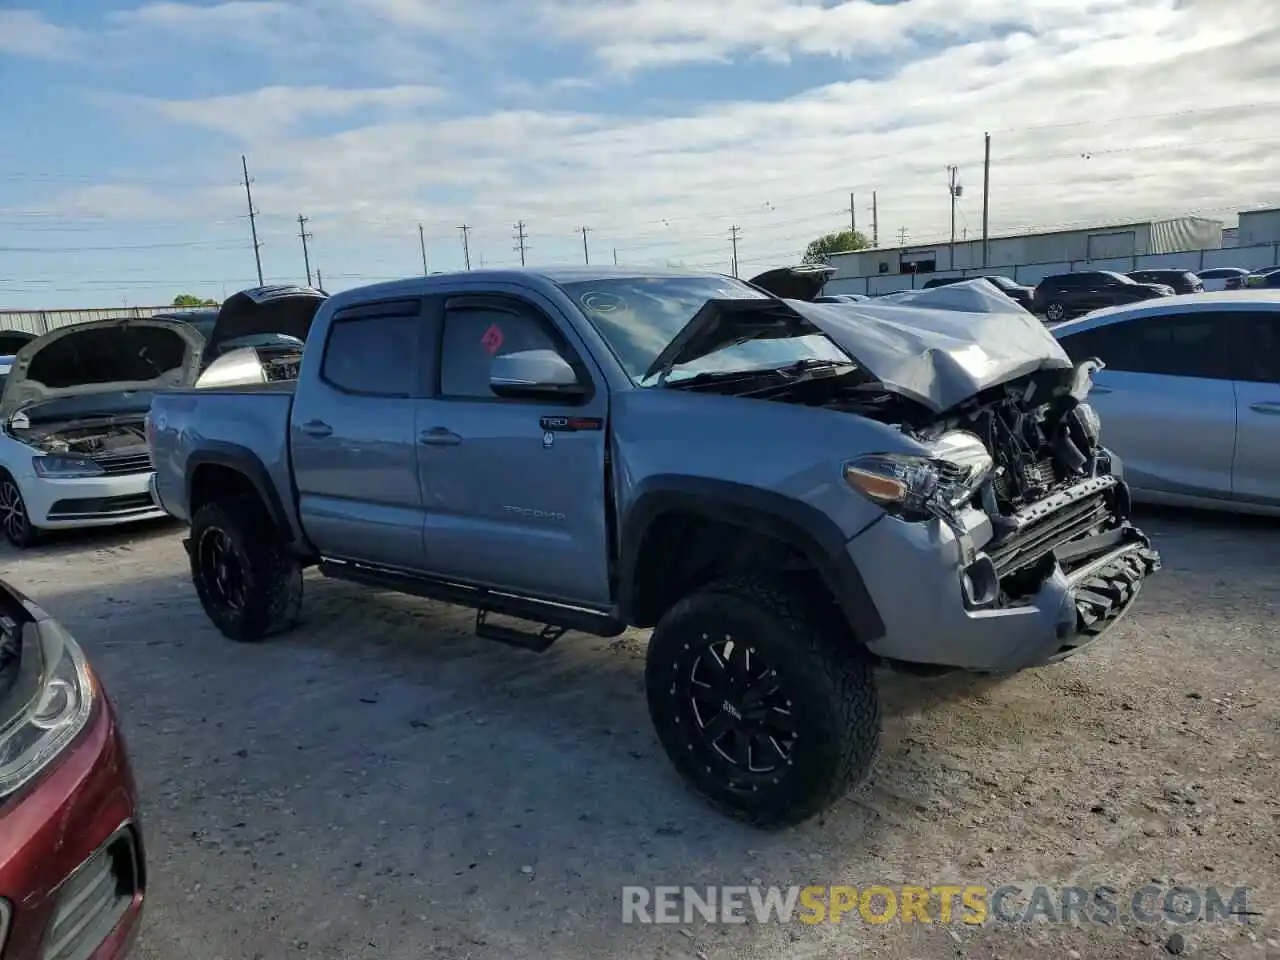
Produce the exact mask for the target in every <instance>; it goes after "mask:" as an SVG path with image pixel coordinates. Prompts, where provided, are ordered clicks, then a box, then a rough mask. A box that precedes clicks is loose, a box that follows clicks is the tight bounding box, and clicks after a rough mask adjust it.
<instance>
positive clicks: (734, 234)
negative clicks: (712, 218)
mask: <svg viewBox="0 0 1280 960" xmlns="http://www.w3.org/2000/svg"><path fill="white" fill-rule="evenodd" d="M741 232H742V228H741V227H739V226H738V225H737V224H736V223H735V224H734V225H733V226H732V227H730V228H729V242H730V243H731V244H733V260H732V269H731V271H730V272H731V273H732V274H733V275H734V276H735V277H736V276H737V275H738V234H740V233H741Z"/></svg>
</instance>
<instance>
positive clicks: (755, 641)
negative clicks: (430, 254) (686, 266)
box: [148, 268, 1159, 826]
mask: <svg viewBox="0 0 1280 960" xmlns="http://www.w3.org/2000/svg"><path fill="white" fill-rule="evenodd" d="M800 286H803V284H800ZM944 294H945V296H946V298H949V299H947V300H945V301H944V300H943V299H939V300H938V303H939V304H943V303H944V302H945V303H947V304H949V307H948V308H947V309H930V308H929V307H928V305H927V303H928V301H927V299H922V300H918V301H916V302H915V303H913V304H912V305H910V306H906V305H884V304H875V303H870V302H869V303H838V302H837V303H815V302H811V301H810V300H804V299H782V298H781V297H779V296H774V295H772V294H771V293H769V292H768V291H766V290H764V289H762V288H761V287H760V286H758V285H753V284H749V283H744V282H742V281H739V280H736V279H732V278H728V277H722V276H711V275H696V274H695V275H690V274H682V273H675V272H654V271H625V270H608V269H594V268H585V269H557V270H545V271H477V272H470V273H465V274H458V275H441V276H432V277H423V278H418V279H413V280H405V281H401V282H397V283H389V284H381V285H377V286H369V287H363V288H360V289H356V290H349V291H346V292H344V293H340V294H337V295H336V296H333V297H332V298H330V299H328V300H326V301H325V302H324V303H323V304H322V305H321V306H320V307H319V310H318V312H317V313H316V314H315V317H314V322H313V323H311V324H310V329H309V332H308V334H307V339H306V345H305V349H304V350H303V353H302V360H301V366H300V369H299V372H298V377H297V380H296V382H291V381H288V380H279V379H273V378H271V377H269V376H268V375H267V374H266V373H265V372H264V371H263V370H261V369H260V368H259V365H257V364H256V363H255V362H254V360H253V356H252V353H251V352H250V353H246V352H244V351H231V352H230V353H228V354H226V355H224V356H221V357H219V358H218V360H217V361H215V362H214V364H213V365H211V366H210V368H209V370H208V371H206V374H205V376H206V377H208V378H211V379H210V381H209V382H233V381H235V380H236V378H237V377H242V376H244V377H245V378H247V379H249V380H253V381H255V382H253V383H251V384H246V385H241V386H233V387H226V388H216V389H191V390H175V391H172V392H166V393H164V394H161V395H158V396H157V397H156V398H155V400H154V402H153V404H152V407H151V413H150V420H149V424H148V435H149V440H150V443H151V449H152V458H153V461H154V466H155V487H156V489H155V493H156V496H157V498H158V500H159V501H160V503H161V504H162V505H163V506H164V508H165V509H166V510H167V511H168V512H169V513H171V514H173V515H174V516H175V517H178V518H181V519H183V520H186V521H187V522H189V523H190V526H191V533H190V537H189V539H188V540H187V541H186V543H187V547H188V552H189V555H190V559H191V575H192V579H193V581H194V584H195V589H196V592H197V594H198V596H199V598H200V602H201V604H202V605H203V606H204V609H205V611H206V612H207V614H208V616H209V617H210V619H211V620H212V621H213V623H214V624H216V625H217V627H218V628H219V629H220V630H221V631H222V632H223V633H224V634H225V635H227V636H228V637H230V638H232V639H234V640H240V641H255V640H259V639H260V638H262V637H264V636H266V635H268V634H270V633H272V632H274V631H279V630H283V629H286V628H288V627H289V626H291V625H292V624H293V623H294V621H295V619H296V617H297V615H298V612H299V605H300V602H301V595H302V570H303V569H304V568H305V567H308V566H313V565H314V566H318V567H319V570H320V572H321V573H322V574H324V575H326V576H331V577H339V578H342V579H345V580H349V581H354V582H356V583H362V584H368V585H372V586H376V587H379V588H383V589H387V588H390V589H394V590H399V591H403V592H406V593H411V594H416V595H419V596H424V597H429V598H434V599H437V600H443V601H446V602H449V603H454V604H461V605H466V606H469V607H472V608H475V609H476V611H477V614H476V632H477V633H478V634H479V635H481V636H484V637H488V638H492V639H496V640H501V641H504V642H508V643H513V644H517V645H520V646H524V647H527V648H529V649H533V650H544V649H546V647H547V646H548V645H550V644H551V643H552V642H553V641H554V640H555V639H557V638H558V637H559V636H560V635H561V634H562V633H564V632H565V631H566V630H578V631H584V632H587V633H592V634H597V635H600V636H611V635H616V634H618V633H620V632H621V631H622V630H624V629H625V628H627V627H629V626H633V627H645V628H653V633H652V636H651V638H650V641H649V648H648V660H647V668H646V685H647V690H648V700H649V708H650V713H651V716H652V719H653V722H654V724H655V726H656V728H657V733H658V736H659V739H660V740H661V742H662V744H663V747H664V748H665V750H666V751H667V753H668V755H669V756H670V758H671V760H672V761H673V763H674V764H675V766H676V767H677V769H678V770H679V771H680V773H681V774H682V775H683V776H684V777H685V778H686V779H687V780H688V781H689V782H690V783H691V784H692V785H693V786H694V787H695V788H696V789H697V790H698V791H699V792H701V793H702V794H703V795H704V796H705V797H707V798H708V799H710V800H711V801H712V802H713V803H714V804H716V805H717V806H719V807H720V808H721V809H723V810H725V811H727V812H729V813H731V814H733V815H736V816H738V817H741V818H743V819H745V820H747V821H749V822H752V823H755V824H758V825H762V826H779V825H784V824H792V823H796V822H799V821H801V820H804V819H806V818H807V817H810V816H812V815H814V814H815V813H817V812H818V811H820V810H822V809H824V808H825V807H827V806H828V805H830V804H831V803H832V802H834V801H835V800H836V799H837V798H839V797H840V796H841V795H842V794H843V793H844V792H846V791H847V790H848V789H849V788H850V787H851V786H852V785H854V784H856V783H858V782H860V781H861V780H862V779H863V778H865V777H866V776H867V775H868V773H869V771H870V769H871V766H872V762H873V758H874V756H875V753H876V749H877V743H878V737H879V725H880V713H879V705H878V698H877V693H876V684H875V673H874V668H876V667H886V666H887V667H892V668H896V669H899V670H905V671H916V672H921V673H935V672H938V671H940V670H948V669H959V670H969V671H978V672H986V673H1009V672H1013V671H1017V670H1021V669H1024V668H1027V667H1033V666H1038V665H1043V664H1047V663H1050V662H1053V661H1055V660H1060V659H1062V658H1064V657H1067V656H1070V655H1072V654H1074V653H1076V652H1078V651H1079V650H1081V649H1082V648H1083V647H1084V646H1085V645H1086V644H1088V643H1090V642H1092V641H1093V640H1095V639H1097V638H1098V637H1099V636H1101V634H1102V633H1103V632H1105V631H1106V629H1107V628H1108V627H1110V626H1111V625H1112V624H1113V623H1115V621H1116V619H1117V618H1118V617H1120V616H1121V615H1122V614H1124V613H1125V612H1126V611H1127V610H1128V609H1130V607H1131V605H1132V603H1133V600H1134V598H1135V596H1136V595H1137V593H1138V590H1139V588H1140V587H1141V586H1142V584H1143V581H1144V579H1145V578H1146V577H1147V576H1148V574H1150V573H1151V572H1152V571H1154V570H1155V569H1156V568H1157V567H1158V565H1159V558H1158V555H1157V554H1156V553H1155V551H1154V550H1152V548H1151V545H1150V543H1149V542H1148V540H1147V538H1146V537H1145V536H1144V535H1143V534H1142V533H1141V532H1140V531H1139V530H1138V529H1137V528H1135V527H1134V526H1133V525H1132V523H1131V522H1130V521H1129V499H1128V496H1127V493H1126V488H1125V484H1124V482H1123V480H1122V479H1121V478H1120V476H1119V475H1118V471H1117V469H1116V467H1117V465H1116V463H1115V461H1114V460H1113V458H1112V457H1111V456H1110V455H1109V454H1108V452H1107V451H1106V449H1105V448H1104V447H1103V446H1101V445H1100V443H1099V437H1100V434H1099V431H1100V425H1099V423H1098V421H1097V417H1096V416H1095V415H1094V414H1093V412H1092V410H1091V409H1090V407H1089V405H1088V403H1087V402H1086V394H1087V392H1088V389H1089V384H1090V372H1091V367H1090V365H1089V364H1081V365H1080V366H1079V367H1076V366H1073V364H1072V363H1071V361H1070V360H1069V359H1068V358H1067V356H1066V355H1065V354H1064V353H1063V351H1062V349H1061V348H1060V347H1059V346H1058V344H1057V343H1056V341H1055V340H1054V339H1053V337H1052V336H1051V335H1050V334H1048V333H1047V332H1046V331H1045V330H1044V328H1043V326H1042V325H1041V323H1040V321H1039V320H1037V319H1035V318H1034V317H1032V316H1031V315H1030V314H1029V313H1026V312H1025V311H1023V310H1022V309H1021V308H1020V307H1017V305H1016V304H1012V303H1011V302H1010V301H1008V300H1007V299H1005V298H1003V297H1002V296H1001V295H999V294H996V293H993V292H992V293H987V294H984V293H983V292H982V291H981V290H975V291H969V292H967V293H966V292H965V291H957V290H956V289H954V288H947V289H946V290H945V291H943V292H942V293H940V294H939V297H940V298H941V297H943V295H944ZM962 294H963V295H965V296H971V297H972V296H977V297H979V298H980V297H982V296H984V295H985V296H989V297H991V298H992V300H991V303H990V304H988V305H986V306H985V307H982V309H975V310H969V309H968V308H965V309H956V304H955V302H954V301H955V298H956V297H959V296H961V295H962ZM979 306H980V307H981V306H982V305H979ZM246 372H247V373H246ZM224 374H225V375H224ZM494 617H501V618H503V619H504V620H507V621H508V622H498V621H495V620H494V619H493V618H494ZM517 621H522V622H524V623H531V624H536V625H538V626H536V627H526V628H520V627H518V626H517V625H516V622H517Z"/></svg>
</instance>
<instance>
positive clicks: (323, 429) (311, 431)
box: [302, 420, 333, 437]
mask: <svg viewBox="0 0 1280 960" xmlns="http://www.w3.org/2000/svg"><path fill="white" fill-rule="evenodd" d="M302 432H303V433H305V434H306V435H307V436H309V437H327V436H329V435H330V434H331V433H333V427H331V426H329V424H327V423H325V422H324V421H323V420H308V421H307V422H306V423H304V424H303V425H302Z"/></svg>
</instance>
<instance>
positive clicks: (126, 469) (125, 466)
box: [93, 453, 151, 477]
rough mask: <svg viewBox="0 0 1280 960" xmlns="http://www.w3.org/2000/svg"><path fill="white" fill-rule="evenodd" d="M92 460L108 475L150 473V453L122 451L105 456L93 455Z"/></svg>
mask: <svg viewBox="0 0 1280 960" xmlns="http://www.w3.org/2000/svg"><path fill="white" fill-rule="evenodd" d="M93 462H94V463H96V464H97V465H98V466H100V467H101V468H102V469H103V471H104V472H105V473H106V474H108V475H109V476H113V477H115V476H123V475H126V474H131V473H150V472H151V454H150V453H123V454H114V455H112V456H107V457H94V458H93Z"/></svg>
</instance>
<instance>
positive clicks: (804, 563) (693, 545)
mask: <svg viewBox="0 0 1280 960" xmlns="http://www.w3.org/2000/svg"><path fill="white" fill-rule="evenodd" d="M746 573H755V574H760V573H766V574H774V575H776V574H788V575H790V576H794V577H802V578H804V579H807V580H811V581H812V582H813V584H814V585H815V586H816V587H817V588H819V589H820V590H821V593H822V595H823V597H824V598H826V599H828V600H830V601H831V602H832V603H833V604H834V603H835V598H834V597H833V596H832V594H831V591H830V590H829V589H828V587H827V585H826V584H825V582H824V581H823V579H822V577H821V576H820V575H819V573H818V571H817V569H816V568H815V567H814V565H813V564H812V563H811V562H810V561H809V559H808V558H807V557H806V556H805V555H804V553H803V552H801V551H800V550H799V549H797V548H796V547H795V546H794V545H792V544H790V543H788V542H786V541H785V540H783V539H780V538H779V537H775V536H771V535H769V534H767V533H764V532H761V531H759V530H755V529H752V528H751V527H749V526H744V525H742V524H737V523H732V522H729V521H725V520H718V519H714V518H711V517H705V516H700V515H698V514H696V513H691V512H685V511H671V512H668V513H664V514H662V515H661V516H659V517H657V518H656V519H655V520H654V521H653V522H652V523H651V524H649V526H648V527H647V529H646V530H645V532H644V536H643V538H642V539H641V541H640V545H639V550H638V555H637V558H636V563H635V568H634V574H633V575H634V578H635V579H634V582H633V584H632V587H633V589H632V592H631V605H632V609H631V610H630V611H629V614H630V615H629V617H628V619H629V620H630V621H631V623H632V624H634V625H635V626H637V627H652V626H653V625H654V624H656V623H657V622H658V620H659V618H661V616H662V615H663V614H664V613H665V612H666V611H667V610H668V609H670V608H671V607H672V606H673V605H674V604H675V603H676V602H677V601H679V600H680V599H681V598H682V597H685V596H687V595H688V594H690V593H692V592H693V591H695V590H697V589H699V588H700V587H704V586H706V585H707V584H709V583H712V582H714V581H716V580H720V579H722V578H725V577H730V576H740V575H742V574H746Z"/></svg>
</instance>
